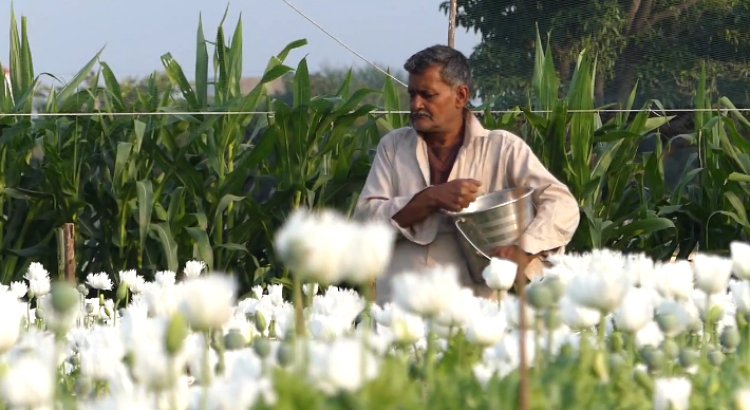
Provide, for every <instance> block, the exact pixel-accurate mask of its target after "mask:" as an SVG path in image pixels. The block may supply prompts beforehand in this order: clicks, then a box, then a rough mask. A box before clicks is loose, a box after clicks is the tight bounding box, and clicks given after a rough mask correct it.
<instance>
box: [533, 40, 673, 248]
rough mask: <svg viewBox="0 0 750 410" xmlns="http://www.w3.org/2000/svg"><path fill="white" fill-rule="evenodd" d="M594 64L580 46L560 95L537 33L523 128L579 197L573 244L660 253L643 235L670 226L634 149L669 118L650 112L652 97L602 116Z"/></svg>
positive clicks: (548, 59)
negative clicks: (618, 112)
mask: <svg viewBox="0 0 750 410" xmlns="http://www.w3.org/2000/svg"><path fill="white" fill-rule="evenodd" d="M595 72H596V59H595V58H591V57H590V56H589V55H587V54H586V52H585V51H584V52H582V53H581V55H580V56H579V58H578V62H577V65H576V69H575V72H574V74H573V79H572V81H571V84H570V88H569V89H568V90H567V95H566V96H565V97H564V98H560V97H559V92H560V89H559V86H560V80H559V78H558V76H557V73H556V72H555V67H554V64H553V62H552V58H551V54H550V51H549V45H548V46H547V51H546V52H545V51H544V46H543V45H542V42H541V39H540V38H539V37H537V46H536V59H535V70H534V73H535V74H534V79H533V85H534V96H533V97H534V99H533V104H534V108H535V109H536V110H537V111H539V112H532V111H531V110H529V109H525V110H524V114H525V117H526V120H527V123H526V126H525V127H524V129H523V130H522V135H524V136H525V138H526V139H527V141H528V142H529V144H530V145H531V147H532V149H533V150H534V151H535V152H536V153H537V155H538V156H539V157H540V159H541V160H542V162H543V163H544V164H545V165H546V166H547V167H548V169H550V171H551V172H552V173H553V174H555V175H556V176H557V177H558V178H559V179H560V180H561V181H563V182H564V183H565V184H566V185H567V186H568V187H569V188H570V190H571V192H572V193H573V195H574V196H575V197H576V198H577V199H578V202H579V205H580V207H581V213H582V215H581V223H580V226H579V228H578V231H577V232H576V235H575V237H574V239H573V242H572V244H571V247H572V248H573V249H577V250H585V249H591V248H600V247H612V248H616V249H621V250H636V249H648V250H649V251H650V253H651V255H652V256H659V257H666V256H667V254H669V253H670V250H665V249H661V248H659V249H658V250H657V249H654V248H652V247H651V245H653V244H651V243H650V241H649V237H650V236H651V235H654V233H655V232H658V231H662V230H671V231H674V228H675V226H674V223H673V222H672V221H671V220H670V219H668V218H665V217H663V216H661V215H660V214H659V210H658V209H656V206H655V202H654V199H653V198H652V197H651V196H650V195H649V194H648V192H647V188H646V187H645V186H644V185H643V183H644V181H643V179H642V178H641V177H640V176H642V175H643V174H644V173H645V167H644V164H643V163H641V162H639V161H638V158H637V150H638V146H639V144H640V142H641V141H642V140H643V138H644V137H645V136H646V135H648V134H649V133H650V132H652V131H654V130H655V129H657V128H658V127H659V126H661V125H663V124H665V123H667V122H668V121H669V119H670V118H669V117H649V116H648V114H647V112H648V111H649V110H650V109H651V107H652V105H656V106H657V107H658V102H651V103H649V104H647V105H646V106H644V107H643V109H642V110H641V111H639V112H638V113H637V114H636V115H635V116H634V117H633V118H632V119H631V118H628V117H626V116H625V115H622V114H621V115H616V116H613V117H612V118H611V119H609V120H608V121H606V122H604V121H603V120H602V118H601V115H600V113H599V111H598V110H597V109H596V107H595V98H594V83H595ZM635 92H636V90H635V89H634V90H633V92H632V93H631V96H630V100H629V102H628V104H627V106H626V107H624V108H625V110H626V111H629V110H630V109H631V108H632V102H633V101H634V99H635ZM647 243H648V244H649V245H648V246H647V245H646V244H647Z"/></svg>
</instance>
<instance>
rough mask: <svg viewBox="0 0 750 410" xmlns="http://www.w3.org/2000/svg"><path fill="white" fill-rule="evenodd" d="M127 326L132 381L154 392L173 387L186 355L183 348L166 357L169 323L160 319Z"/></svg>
mask: <svg viewBox="0 0 750 410" xmlns="http://www.w3.org/2000/svg"><path fill="white" fill-rule="evenodd" d="M130 326H132V327H131V328H130V331H131V332H132V333H133V334H130V335H128V336H129V343H127V344H125V346H126V348H127V349H128V351H129V352H131V353H132V355H131V357H132V359H133V360H132V365H131V371H132V374H133V378H134V379H135V380H136V381H137V382H138V383H140V384H142V385H144V386H147V387H148V388H150V389H151V390H154V391H164V390H167V389H170V388H171V387H173V386H174V384H175V383H177V380H178V378H179V375H180V373H181V372H182V369H184V368H185V365H186V363H187V355H186V353H185V346H183V348H182V349H181V350H180V351H178V352H175V354H173V355H169V354H168V353H167V350H166V345H167V344H166V343H165V341H166V337H167V326H168V319H167V318H164V317H159V318H154V319H143V320H134V321H132V322H130ZM123 335H125V333H124V332H123Z"/></svg>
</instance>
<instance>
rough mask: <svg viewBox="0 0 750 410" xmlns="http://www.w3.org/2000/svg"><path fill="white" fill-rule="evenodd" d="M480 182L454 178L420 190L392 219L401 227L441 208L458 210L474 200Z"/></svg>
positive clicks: (423, 218) (410, 224)
mask: <svg viewBox="0 0 750 410" xmlns="http://www.w3.org/2000/svg"><path fill="white" fill-rule="evenodd" d="M480 185H481V183H480V182H479V181H477V180H475V179H455V180H453V181H449V182H446V183H444V184H440V185H432V186H429V187H427V188H426V189H424V190H422V191H420V192H419V193H417V194H416V195H414V197H412V199H411V201H409V203H407V204H406V206H404V207H403V208H401V210H400V211H398V212H397V213H396V214H395V215H393V220H394V221H396V223H398V224H399V226H401V227H402V228H408V227H410V226H412V225H414V224H416V223H419V222H422V221H424V220H425V219H427V217H429V216H430V215H432V214H433V213H434V212H437V211H439V210H441V209H444V210H446V211H451V212H458V211H460V210H462V209H464V208H466V207H467V206H469V204H470V203H471V202H472V201H474V200H475V199H476V197H477V193H478V192H479V186H480Z"/></svg>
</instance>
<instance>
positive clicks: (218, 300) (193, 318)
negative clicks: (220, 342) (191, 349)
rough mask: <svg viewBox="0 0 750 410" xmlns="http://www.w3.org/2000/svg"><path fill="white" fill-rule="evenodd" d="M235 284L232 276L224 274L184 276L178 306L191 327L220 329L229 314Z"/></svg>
mask: <svg viewBox="0 0 750 410" xmlns="http://www.w3.org/2000/svg"><path fill="white" fill-rule="evenodd" d="M235 288H236V285H235V282H234V280H232V278H230V277H228V276H224V275H217V274H213V275H206V276H199V277H197V278H192V279H189V280H186V281H185V282H183V294H182V295H183V297H182V301H181V303H180V307H179V309H180V311H181V312H182V313H183V314H184V315H185V318H186V319H187V321H188V323H189V324H190V326H191V327H192V328H193V329H195V330H198V331H205V330H208V329H219V328H221V327H222V326H223V325H224V324H225V323H226V322H227V321H228V320H229V318H230V317H231V314H232V307H233V305H234V298H235V295H234V293H235Z"/></svg>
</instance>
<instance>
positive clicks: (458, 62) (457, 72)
mask: <svg viewBox="0 0 750 410" xmlns="http://www.w3.org/2000/svg"><path fill="white" fill-rule="evenodd" d="M432 66H440V67H442V70H441V71H440V76H441V77H442V78H443V81H445V82H446V83H448V84H450V85H451V86H457V85H461V84H464V85H466V86H467V87H469V90H471V86H472V84H471V82H472V81H471V69H470V68H469V60H468V59H467V58H466V56H464V55H463V54H462V53H461V52H460V51H458V50H456V49H454V48H451V47H448V46H443V45H434V46H432V47H427V48H425V49H424V50H422V51H419V52H417V53H416V54H414V55H413V56H411V57H409V59H408V60H406V63H404V70H406V71H407V72H408V73H409V74H422V73H424V72H425V70H427V69H428V68H429V67H432Z"/></svg>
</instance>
